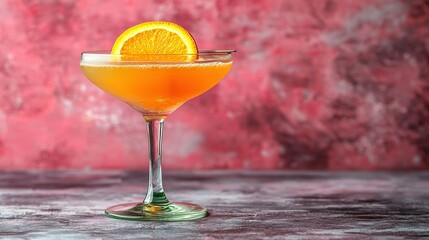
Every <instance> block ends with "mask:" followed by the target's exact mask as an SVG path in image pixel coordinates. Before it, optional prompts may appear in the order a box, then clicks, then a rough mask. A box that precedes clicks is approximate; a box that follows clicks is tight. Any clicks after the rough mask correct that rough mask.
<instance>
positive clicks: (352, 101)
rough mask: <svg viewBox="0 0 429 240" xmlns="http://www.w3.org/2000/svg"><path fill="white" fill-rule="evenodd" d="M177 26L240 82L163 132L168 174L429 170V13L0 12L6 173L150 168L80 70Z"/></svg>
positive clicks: (314, 8)
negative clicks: (128, 41)
mask: <svg viewBox="0 0 429 240" xmlns="http://www.w3.org/2000/svg"><path fill="white" fill-rule="evenodd" d="M150 20H167V21H173V22H177V23H179V24H181V25H183V26H184V27H185V28H187V29H188V30H189V31H190V32H191V33H192V34H193V36H194V37H195V39H196V41H197V43H198V45H199V47H200V48H217V49H225V48H227V49H231V48H232V49H237V50H238V52H237V54H236V55H235V56H234V60H235V62H234V67H233V69H232V71H231V73H230V74H229V75H228V76H227V77H226V78H225V80H224V81H223V82H222V83H220V84H219V85H218V86H217V87H216V88H214V89H212V90H211V91H210V92H209V93H207V94H205V95H203V96H201V97H199V98H197V99H194V100H192V101H190V102H189V103H187V104H185V105H184V106H183V107H182V108H180V109H179V110H178V111H177V112H175V113H174V114H173V115H171V116H170V117H169V118H168V119H167V122H166V129H165V141H164V166H165V167H166V168H168V169H208V168H220V169H240V168H254V169H427V168H428V167H429V124H428V123H429V2H428V1H418V0H415V1H412V0H403V1H400V0H385V1H376V0H338V1H335V0H331V1H329V0H307V1H304V0H302V1H295V0H290V1H288V0H266V1H256V0H255V1H244V0H242V1H229V0H223V1H214V0H201V1H190V0H189V1H155V0H151V1H139V0H124V1H102V0H100V1H95V0H94V1H91V0H80V1H73V0H69V1H65V0H64V1H48V0H45V1H42V0H40V1H18V0H17V1H15V0H2V1H0V29H1V34H0V50H1V54H0V169H31V168H127V169H135V168H140V169H141V168H146V167H147V160H146V155H147V147H146V144H147V141H146V135H145V134H146V133H145V128H144V123H143V119H142V118H141V117H140V116H139V115H138V114H137V113H136V112H134V110H132V109H131V108H130V107H128V106H127V105H125V104H123V103H122V102H120V101H118V100H116V99H114V98H113V97H110V96H108V95H107V94H104V93H103V92H101V91H100V90H98V89H97V88H96V87H94V86H93V85H91V83H90V82H89V81H87V80H86V79H85V77H84V76H83V74H82V73H81V72H80V69H79V54H80V52H81V51H84V50H97V49H110V48H111V46H112V44H113V42H114V40H115V38H116V37H117V36H118V35H119V34H120V33H121V32H122V31H123V30H125V29H126V28H128V27H130V26H132V25H135V24H137V23H140V22H144V21H150Z"/></svg>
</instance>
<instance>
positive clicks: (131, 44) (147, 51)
mask: <svg viewBox="0 0 429 240" xmlns="http://www.w3.org/2000/svg"><path fill="white" fill-rule="evenodd" d="M197 53H198V48H197V45H196V43H195V41H194V38H193V37H192V35H191V34H190V33H189V32H188V31H186V30H185V29H184V28H183V27H181V26H179V25H177V24H175V23H171V22H162V21H156V22H146V23H141V24H138V25H136V26H133V27H131V28H129V29H127V30H125V32H123V33H122V34H121V35H120V36H119V37H118V38H117V39H116V41H115V44H113V47H112V54H121V55H126V59H139V60H157V61H159V60H166V61H172V60H174V61H183V60H185V61H186V60H190V59H193V58H194V57H195V56H192V57H191V56H180V57H179V56H172V55H177V54H197ZM151 54H153V55H151ZM154 54H157V55H154ZM159 54H163V55H164V56H162V55H159ZM137 55H139V56H137ZM124 57H125V56H122V59H124Z"/></svg>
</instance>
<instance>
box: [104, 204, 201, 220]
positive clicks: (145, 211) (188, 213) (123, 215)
mask: <svg viewBox="0 0 429 240" xmlns="http://www.w3.org/2000/svg"><path fill="white" fill-rule="evenodd" d="M105 213H106V215H107V216H108V217H111V218H116V219H123V220H133V221H169V222H175V221H190V220H196V219H200V218H203V217H205V216H206V215H207V209H205V208H203V207H201V206H198V205H195V204H190V203H167V204H162V205H153V204H150V203H149V204H143V203H125V204H120V205H116V206H113V207H109V208H108V209H106V211H105Z"/></svg>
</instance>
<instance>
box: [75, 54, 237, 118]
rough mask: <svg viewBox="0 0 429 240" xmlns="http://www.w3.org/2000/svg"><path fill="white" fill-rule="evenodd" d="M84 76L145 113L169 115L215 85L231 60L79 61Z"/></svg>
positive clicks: (229, 65) (226, 71)
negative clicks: (189, 61) (170, 61)
mask: <svg viewBox="0 0 429 240" xmlns="http://www.w3.org/2000/svg"><path fill="white" fill-rule="evenodd" d="M81 68H82V71H83V72H84V74H85V75H86V77H87V78H88V79H89V80H90V81H91V82H93V83H94V84H95V85H97V86H98V87H99V88H101V89H102V90H104V91H106V92H108V93H110V94H111V95H113V96H115V97H118V98H120V99H122V100H123V101H125V102H127V103H128V104H130V105H131V106H133V107H134V108H136V109H137V110H138V111H140V112H142V113H143V114H145V115H168V114H169V113H171V112H172V111H174V110H176V108H178V107H179V106H180V105H182V104H183V103H184V102H185V101H187V100H189V99H191V98H193V97H196V96H198V95H200V94H202V93H204V92H205V91H207V90H209V89H210V88H212V87H213V86H214V85H216V84H217V83H218V82H219V81H220V80H221V79H222V78H223V77H224V76H225V75H226V74H227V73H228V71H229V69H230V68H231V62H230V61H227V62H193V63H158V62H155V63H150V62H146V63H138V64H137V63H136V62H134V63H133V64H126V63H125V64H124V63H122V64H115V62H113V61H112V62H110V63H104V64H103V63H100V64H97V63H91V62H87V63H86V62H84V61H83V62H82V63H81Z"/></svg>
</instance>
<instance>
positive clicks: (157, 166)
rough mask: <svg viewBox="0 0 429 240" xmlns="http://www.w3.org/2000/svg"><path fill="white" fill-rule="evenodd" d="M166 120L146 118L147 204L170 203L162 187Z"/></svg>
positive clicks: (145, 201)
mask: <svg viewBox="0 0 429 240" xmlns="http://www.w3.org/2000/svg"><path fill="white" fill-rule="evenodd" d="M163 126H164V118H146V127H147V136H148V145H149V186H148V189H147V193H146V198H145V200H144V203H145V204H153V205H163V204H168V203H169V201H168V199H167V197H166V196H165V193H164V189H163V187H162V168H161V162H162V129H163Z"/></svg>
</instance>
